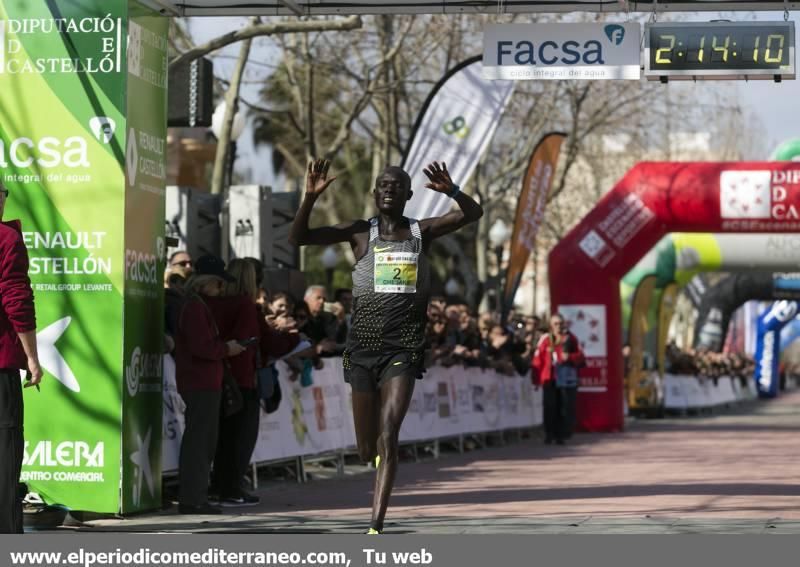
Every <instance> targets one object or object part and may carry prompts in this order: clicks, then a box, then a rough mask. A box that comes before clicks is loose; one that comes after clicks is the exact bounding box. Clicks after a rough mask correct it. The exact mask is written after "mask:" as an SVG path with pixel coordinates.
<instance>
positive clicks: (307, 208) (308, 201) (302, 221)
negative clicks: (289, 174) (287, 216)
mask: <svg viewBox="0 0 800 567" xmlns="http://www.w3.org/2000/svg"><path fill="white" fill-rule="evenodd" d="M330 166H331V162H330V161H328V160H322V159H315V160H314V161H311V162H309V163H308V171H307V172H306V192H305V195H304V196H303V202H302V203H301V204H300V208H299V209H298V211H297V215H296V216H295V217H294V222H292V228H291V230H290V231H289V244H291V245H293V246H305V245H307V244H315V245H320V246H327V245H329V244H337V243H339V242H351V240H352V237H353V235H354V234H355V233H356V232H357V230H356V229H357V228H359V227H360V228H361V230H362V231H363V230H364V227H363V226H360V225H364V224H365V221H348V222H344V223H340V224H337V225H334V226H325V227H320V228H309V227H308V221H309V218H310V217H311V210H312V209H313V208H314V203H316V202H317V199H318V198H319V197H320V195H322V194H323V193H324V192H325V190H326V189H327V188H328V187H329V186H330V185H331V183H333V182H334V181H336V177H331V178H330V179H329V178H328V170H329V169H330Z"/></svg>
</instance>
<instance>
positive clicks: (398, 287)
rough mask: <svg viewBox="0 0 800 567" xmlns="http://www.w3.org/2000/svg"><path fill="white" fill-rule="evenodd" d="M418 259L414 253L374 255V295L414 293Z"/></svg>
mask: <svg viewBox="0 0 800 567" xmlns="http://www.w3.org/2000/svg"><path fill="white" fill-rule="evenodd" d="M418 258H419V254H417V253H415V252H387V253H385V254H375V293H416V292H417V260H418Z"/></svg>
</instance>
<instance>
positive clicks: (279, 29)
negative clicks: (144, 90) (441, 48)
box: [170, 16, 362, 65]
mask: <svg viewBox="0 0 800 567" xmlns="http://www.w3.org/2000/svg"><path fill="white" fill-rule="evenodd" d="M361 26H362V22H361V18H360V17H359V16H350V17H348V18H344V19H342V20H308V21H299V20H286V21H283V22H278V23H276V24H256V25H249V26H247V27H244V28H242V29H240V30H236V31H232V32H230V33H226V34H225V35H221V36H219V37H217V38H214V39H212V40H211V41H209V42H207V43H204V44H202V45H198V46H197V47H194V48H193V49H190V50H189V51H186V52H185V53H182V54H181V55H178V56H177V57H175V58H174V59H173V60H172V61H171V62H170V65H177V64H178V63H184V62H186V61H191V60H192V59H197V58H198V57H203V56H204V55H207V54H209V53H211V52H212V51H217V50H218V49H222V48H223V47H225V46H227V45H230V44H232V43H236V42H239V41H244V40H246V39H252V38H254V37H263V36H269V35H279V34H288V33H302V32H326V31H348V30H355V29H359V28H360V27H361Z"/></svg>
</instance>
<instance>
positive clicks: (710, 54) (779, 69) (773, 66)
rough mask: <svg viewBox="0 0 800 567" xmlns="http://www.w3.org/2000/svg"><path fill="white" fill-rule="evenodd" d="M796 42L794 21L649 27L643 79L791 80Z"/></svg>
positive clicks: (660, 24)
mask: <svg viewBox="0 0 800 567" xmlns="http://www.w3.org/2000/svg"><path fill="white" fill-rule="evenodd" d="M794 43H795V36H794V22H709V23H656V24H650V25H648V26H647V28H646V31H645V75H646V76H647V77H648V78H650V79H658V78H662V77H668V78H670V79H739V78H742V79H743V78H764V79H771V78H779V79H794V78H795V44H794Z"/></svg>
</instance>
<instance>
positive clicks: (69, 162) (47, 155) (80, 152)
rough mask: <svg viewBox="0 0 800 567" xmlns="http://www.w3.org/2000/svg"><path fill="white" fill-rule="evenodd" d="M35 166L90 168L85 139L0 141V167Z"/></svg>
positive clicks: (50, 137)
mask: <svg viewBox="0 0 800 567" xmlns="http://www.w3.org/2000/svg"><path fill="white" fill-rule="evenodd" d="M9 164H11V165H15V166H17V167H31V166H32V165H34V164H36V165H37V166H39V167H41V168H44V169H49V168H52V167H58V166H60V165H61V164H64V166H66V167H69V168H76V167H90V166H91V164H90V163H89V151H88V148H87V145H86V139H84V138H82V137H80V136H72V137H70V138H67V139H66V140H64V141H62V140H59V139H58V138H54V137H52V136H45V137H44V138H41V139H40V140H32V139H31V138H24V137H23V138H16V139H15V140H11V141H9V142H8V143H6V141H5V140H0V167H3V168H6V167H9Z"/></svg>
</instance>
